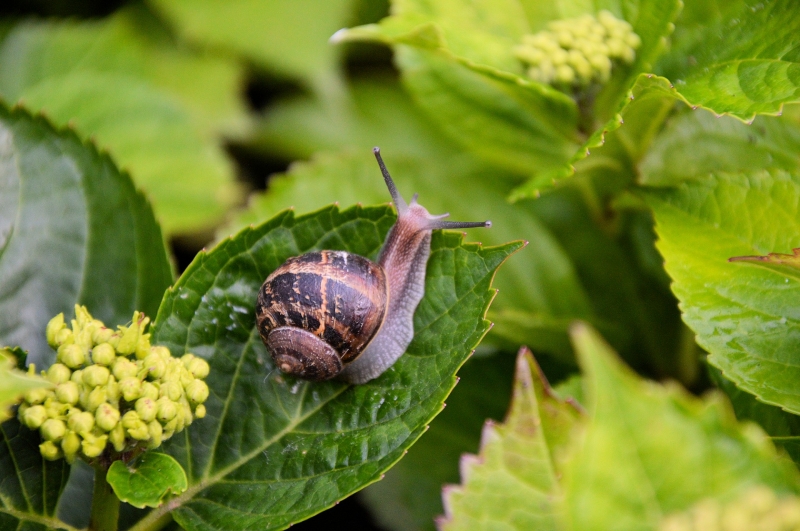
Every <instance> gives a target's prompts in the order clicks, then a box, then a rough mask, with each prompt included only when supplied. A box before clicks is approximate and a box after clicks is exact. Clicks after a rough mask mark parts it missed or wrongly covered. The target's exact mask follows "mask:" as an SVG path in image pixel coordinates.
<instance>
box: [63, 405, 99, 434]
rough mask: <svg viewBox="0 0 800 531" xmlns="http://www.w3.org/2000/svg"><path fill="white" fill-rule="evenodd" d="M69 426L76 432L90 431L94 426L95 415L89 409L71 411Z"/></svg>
mask: <svg viewBox="0 0 800 531" xmlns="http://www.w3.org/2000/svg"><path fill="white" fill-rule="evenodd" d="M67 427H69V429H71V430H72V431H74V432H76V433H80V434H83V433H88V432H90V431H91V430H92V428H94V415H92V414H91V413H89V412H87V411H78V410H76V411H75V412H74V413H72V412H71V413H70V414H69V416H68V417H67Z"/></svg>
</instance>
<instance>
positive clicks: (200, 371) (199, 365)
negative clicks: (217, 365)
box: [186, 358, 211, 378]
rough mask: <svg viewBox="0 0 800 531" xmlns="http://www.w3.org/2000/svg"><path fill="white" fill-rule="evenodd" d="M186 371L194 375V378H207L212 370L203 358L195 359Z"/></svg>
mask: <svg viewBox="0 0 800 531" xmlns="http://www.w3.org/2000/svg"><path fill="white" fill-rule="evenodd" d="M186 369H187V370H188V371H189V372H190V373H192V376H194V377H195V378H205V377H206V376H208V373H209V372H210V370H211V368H210V367H209V366H208V362H207V361H206V360H204V359H203V358H194V359H193V360H192V361H190V362H189V365H188V367H186Z"/></svg>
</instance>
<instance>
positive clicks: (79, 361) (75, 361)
mask: <svg viewBox="0 0 800 531" xmlns="http://www.w3.org/2000/svg"><path fill="white" fill-rule="evenodd" d="M56 357H57V358H58V361H60V362H61V363H63V364H64V365H66V366H67V367H69V368H70V369H77V368H78V367H80V366H81V365H83V364H84V362H85V361H86V353H85V352H84V349H83V347H81V346H80V345H78V344H77V343H72V344H70V345H62V346H60V347H58V354H57V356H56Z"/></svg>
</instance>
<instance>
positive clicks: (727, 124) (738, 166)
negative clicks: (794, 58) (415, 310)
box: [639, 110, 800, 186]
mask: <svg viewBox="0 0 800 531" xmlns="http://www.w3.org/2000/svg"><path fill="white" fill-rule="evenodd" d="M798 150H800V120H798V119H797V118H796V117H795V116H793V115H791V114H790V113H786V115H785V116H781V117H772V116H759V117H757V118H756V119H755V121H754V122H753V124H752V125H747V124H745V123H743V122H742V121H740V120H737V119H736V118H732V117H728V116H720V117H716V116H714V115H713V114H712V113H709V112H704V111H701V110H697V111H694V112H683V113H680V114H678V115H676V116H675V117H673V118H671V119H670V120H669V122H668V123H667V127H666V128H665V129H664V131H663V132H661V133H660V134H659V135H658V137H657V138H656V139H655V141H654V142H653V145H652V146H651V148H650V150H649V151H648V152H647V154H646V155H645V156H644V158H643V159H642V161H641V164H640V165H639V181H640V182H641V183H642V184H644V185H648V186H673V185H675V184H677V183H680V182H681V181H683V180H685V179H689V178H692V177H696V176H697V177H699V176H702V175H707V174H709V173H711V172H719V171H725V172H731V173H734V172H740V171H745V172H748V171H757V170H760V169H763V168H782V169H784V170H787V171H792V172H796V171H797V170H798V169H800V160H798V158H797V152H798Z"/></svg>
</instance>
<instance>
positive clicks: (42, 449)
mask: <svg viewBox="0 0 800 531" xmlns="http://www.w3.org/2000/svg"><path fill="white" fill-rule="evenodd" d="M39 453H41V454H42V457H44V458H45V459H47V460H48V461H55V460H56V459H60V458H61V456H62V455H63V454H62V453H61V448H59V447H58V446H56V444H55V443H54V442H53V441H45V442H43V443H42V444H40V445H39Z"/></svg>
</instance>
